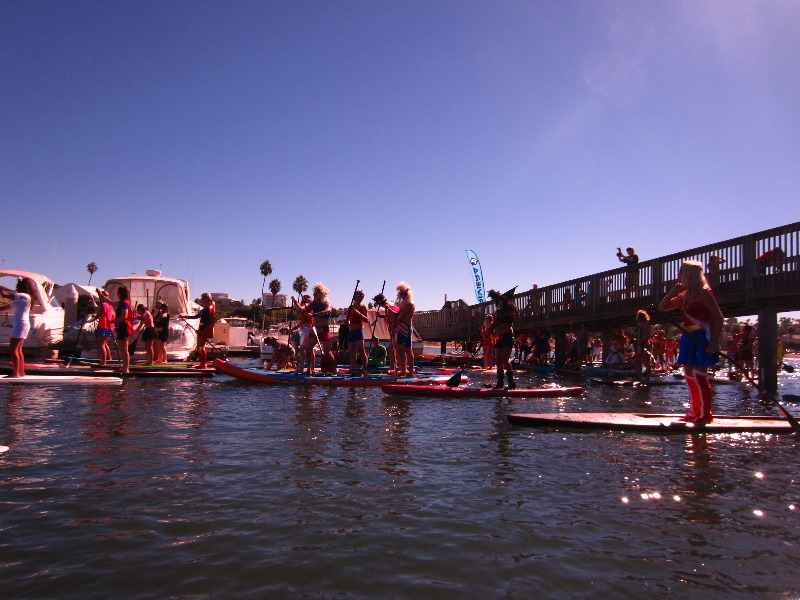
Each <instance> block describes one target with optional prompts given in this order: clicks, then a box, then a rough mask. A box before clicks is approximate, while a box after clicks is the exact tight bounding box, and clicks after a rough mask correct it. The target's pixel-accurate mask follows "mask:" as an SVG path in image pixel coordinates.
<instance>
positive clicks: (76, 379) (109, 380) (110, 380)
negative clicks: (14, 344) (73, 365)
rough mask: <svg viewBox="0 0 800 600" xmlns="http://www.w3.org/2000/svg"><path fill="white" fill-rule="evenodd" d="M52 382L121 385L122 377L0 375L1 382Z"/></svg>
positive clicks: (12, 383) (51, 383) (37, 383)
mask: <svg viewBox="0 0 800 600" xmlns="http://www.w3.org/2000/svg"><path fill="white" fill-rule="evenodd" d="M4 383H5V384H9V385H14V384H36V385H39V384H50V385H53V384H55V385H91V384H94V383H106V384H111V385H114V384H116V385H119V384H121V383H122V377H84V376H81V375H25V377H0V384H4Z"/></svg>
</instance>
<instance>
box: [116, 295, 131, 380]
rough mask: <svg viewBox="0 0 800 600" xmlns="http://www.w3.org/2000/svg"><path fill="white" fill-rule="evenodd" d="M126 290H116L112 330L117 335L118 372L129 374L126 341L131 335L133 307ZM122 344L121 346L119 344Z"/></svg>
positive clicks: (129, 355)
mask: <svg viewBox="0 0 800 600" xmlns="http://www.w3.org/2000/svg"><path fill="white" fill-rule="evenodd" d="M130 297H131V294H130V292H129V291H128V288H127V287H125V286H124V285H121V286H119V287H118V288H117V300H119V302H117V308H116V311H115V313H114V315H115V316H114V320H113V321H112V323H113V324H114V329H115V331H116V333H117V352H118V353H119V363H120V367H119V372H120V373H123V374H124V373H130V371H131V370H130V366H131V354H130V352H128V339H129V338H130V337H131V335H133V307H132V306H131V300H130ZM119 342H122V344H119Z"/></svg>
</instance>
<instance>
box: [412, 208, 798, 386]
mask: <svg viewBox="0 0 800 600" xmlns="http://www.w3.org/2000/svg"><path fill="white" fill-rule="evenodd" d="M714 256H716V257H719V259H720V261H719V262H720V265H719V269H718V272H714V269H713V267H712V272H709V267H708V265H709V263H710V262H712V257H714ZM685 260H699V261H701V262H702V263H703V264H704V265H707V267H706V274H707V276H708V277H709V283H711V285H712V287H713V288H714V292H715V294H716V297H717V301H718V303H719V305H720V308H721V309H722V313H723V314H724V315H725V316H726V317H741V316H746V315H754V314H755V315H758V325H759V338H760V340H761V341H760V343H759V359H760V363H761V364H764V365H767V363H768V362H770V359H771V364H775V363H776V362H777V361H776V345H775V344H770V343H765V342H766V341H767V340H772V339H774V340H775V341H776V343H777V313H779V312H787V311H793V310H800V223H793V224H791V225H785V226H782V227H776V228H774V229H769V230H767V231H761V232H758V233H753V234H750V235H746V236H743V237H739V238H734V239H731V240H727V241H724V242H718V243H715V244H709V245H707V246H701V247H699V248H692V249H691V250H686V251H683V252H678V253H675V254H670V255H668V256H663V257H660V258H655V259H652V260H648V261H644V262H640V263H639V265H638V270H636V271H632V272H631V271H628V269H627V268H626V267H621V268H618V269H612V270H610V271H605V272H602V273H596V274H594V275H587V276H585V277H579V278H577V279H572V280H570V281H565V282H563V283H557V284H554V285H550V286H547V287H543V288H537V289H532V290H528V291H526V292H522V293H519V294H516V295H515V296H514V301H515V302H516V304H517V307H518V308H519V310H520V320H519V321H518V322H517V324H516V326H515V328H516V330H517V331H518V332H519V331H532V330H533V329H535V328H537V327H546V328H548V329H550V330H551V331H552V332H553V333H554V334H555V337H556V343H557V352H556V355H557V356H563V352H560V351H559V346H560V345H561V344H560V343H559V340H560V338H563V337H564V336H563V334H564V333H566V332H567V331H569V329H570V327H571V324H574V325H575V326H577V325H578V324H585V325H586V327H587V329H588V330H589V331H593V332H602V333H604V334H606V335H604V338H606V337H608V336H607V334H609V333H611V331H613V330H614V329H615V328H620V327H632V326H633V319H634V315H635V314H636V311H637V310H639V309H645V310H648V309H649V308H652V307H653V305H656V306H657V305H658V303H659V302H660V300H661V298H662V297H663V296H664V294H665V293H666V292H667V291H668V290H669V289H670V288H671V287H672V286H673V285H674V284H675V282H676V280H677V278H678V271H679V269H680V267H681V264H682V263H683V261H685ZM500 291H504V290H500ZM492 312H494V304H493V303H491V302H485V303H482V304H476V305H473V306H461V305H459V304H458V303H448V306H446V307H444V308H442V309H441V310H437V311H422V312H418V313H416V314H415V315H414V326H415V328H416V329H417V330H418V331H419V333H420V335H421V336H422V337H423V339H425V340H429V341H440V342H446V341H466V340H477V339H478V338H479V334H478V331H479V328H480V326H481V324H482V322H483V317H484V315H486V314H487V313H492ZM672 318H673V319H675V318H676V316H675V315H673V316H672ZM661 321H663V322H666V320H665V319H661ZM653 322H654V323H658V322H659V317H658V315H653ZM559 334H560V335H559ZM770 371H774V373H770ZM771 375H774V378H773V377H771ZM772 379H774V380H775V381H776V382H777V369H770V368H769V367H767V368H766V371H765V372H764V373H763V374H762V381H764V382H765V385H767V382H769V381H771V380H772ZM776 385H777V384H776ZM769 387H772V386H771V384H770V385H769Z"/></svg>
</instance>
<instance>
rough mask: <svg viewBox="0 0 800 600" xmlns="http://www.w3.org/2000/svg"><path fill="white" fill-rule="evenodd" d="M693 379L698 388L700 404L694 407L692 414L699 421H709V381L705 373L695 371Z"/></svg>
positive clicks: (710, 394) (710, 396)
mask: <svg viewBox="0 0 800 600" xmlns="http://www.w3.org/2000/svg"><path fill="white" fill-rule="evenodd" d="M695 380H696V381H697V387H698V388H699V390H700V404H699V406H698V408H697V409H694V414H695V416H696V417H697V418H698V419H699V420H700V421H703V422H704V423H708V422H710V421H711V398H712V393H711V382H710V381H709V380H708V376H707V375H706V374H705V373H697V374H696V375H695Z"/></svg>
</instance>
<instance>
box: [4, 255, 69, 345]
mask: <svg viewBox="0 0 800 600" xmlns="http://www.w3.org/2000/svg"><path fill="white" fill-rule="evenodd" d="M20 279H28V280H30V281H31V282H32V283H33V288H34V290H33V295H32V297H31V316H30V320H31V330H30V333H29V334H28V337H27V338H26V339H25V343H24V344H23V346H22V347H23V349H24V351H25V353H26V354H28V355H30V356H32V357H35V358H50V357H52V356H54V355H55V353H56V345H57V344H58V343H59V342H61V340H62V339H63V336H64V309H63V308H62V307H61V305H60V304H59V303H58V301H57V300H56V299H55V298H54V297H53V290H54V288H55V283H54V282H53V281H52V280H51V279H49V278H48V277H45V276H44V275H39V274H38V273H30V272H28V271H10V270H7V269H3V270H2V271H0V285H2V286H4V287H6V288H9V289H12V290H13V289H14V288H16V286H17V282H18V281H19V280H20ZM12 327H13V313H12V312H11V311H9V310H3V311H0V350H1V351H3V352H5V353H7V352H8V346H9V342H10V340H11V329H12Z"/></svg>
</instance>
